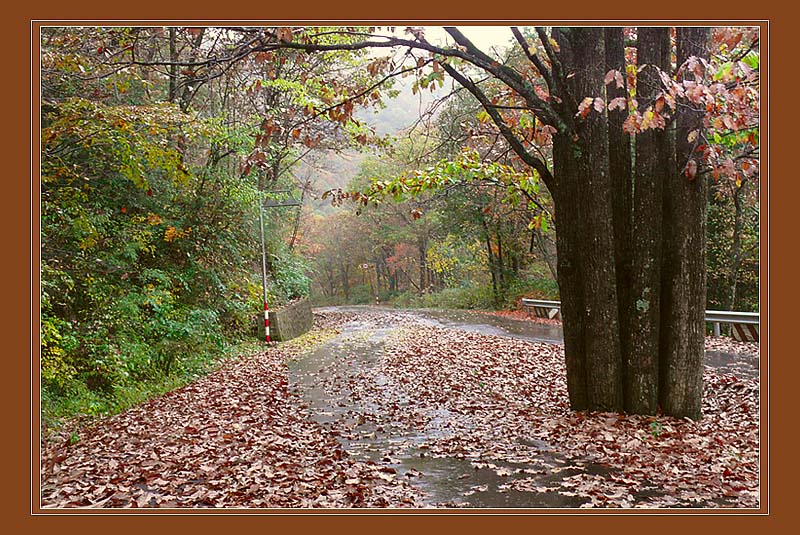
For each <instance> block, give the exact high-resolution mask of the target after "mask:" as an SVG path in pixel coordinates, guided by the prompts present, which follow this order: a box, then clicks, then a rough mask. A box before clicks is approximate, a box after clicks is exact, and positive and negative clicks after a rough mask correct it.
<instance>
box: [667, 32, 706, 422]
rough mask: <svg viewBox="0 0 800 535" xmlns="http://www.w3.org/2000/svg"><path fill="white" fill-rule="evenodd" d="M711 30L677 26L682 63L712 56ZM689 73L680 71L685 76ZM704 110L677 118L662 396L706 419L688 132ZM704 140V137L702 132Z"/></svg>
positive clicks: (701, 253)
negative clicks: (704, 413) (688, 169)
mask: <svg viewBox="0 0 800 535" xmlns="http://www.w3.org/2000/svg"><path fill="white" fill-rule="evenodd" d="M710 38H711V29H710V28H702V27H681V28H678V29H677V64H678V66H679V67H680V65H681V64H683V63H684V62H685V61H686V60H687V59H688V58H689V57H691V56H698V57H708V47H709V42H710ZM686 76H687V74H686V73H684V74H682V75H681V78H685V77H686ZM703 115H704V110H703V109H702V108H700V107H699V106H692V107H690V108H689V109H687V108H686V107H684V108H682V109H681V111H679V112H678V115H677V118H676V131H675V144H676V163H675V166H674V168H673V169H674V175H673V176H672V177H670V179H669V180H667V188H666V195H665V197H664V199H665V202H664V220H665V221H668V222H669V224H668V225H666V226H665V228H664V231H665V232H664V255H663V266H662V294H661V300H662V305H661V316H662V320H661V344H660V345H661V354H662V356H663V358H662V360H661V365H660V376H659V399H660V404H661V408H662V410H663V411H664V412H665V413H667V414H670V415H672V416H677V417H683V416H688V417H690V418H693V419H699V418H700V417H701V407H702V393H703V356H704V337H705V310H704V309H705V298H706V269H705V251H706V239H705V228H706V192H705V187H706V186H705V184H706V182H705V180H702V178H701V177H696V178H692V177H687V176H686V173H685V169H686V166H687V163H688V162H689V161H690V160H695V161H696V163H697V166H698V168H700V164H701V162H700V161H698V158H699V155H698V154H697V152H696V151H695V143H693V142H690V141H689V140H688V136H689V134H690V133H691V132H692V131H694V130H698V129H700V128H702V126H703ZM698 139H699V136H698Z"/></svg>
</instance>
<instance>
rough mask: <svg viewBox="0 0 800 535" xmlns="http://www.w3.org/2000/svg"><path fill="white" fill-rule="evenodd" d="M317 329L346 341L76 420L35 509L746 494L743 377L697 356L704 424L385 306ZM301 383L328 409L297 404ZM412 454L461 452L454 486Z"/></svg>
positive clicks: (669, 499) (752, 388) (47, 463)
mask: <svg viewBox="0 0 800 535" xmlns="http://www.w3.org/2000/svg"><path fill="white" fill-rule="evenodd" d="M315 323H316V327H315V330H314V331H312V335H311V336H312V337H313V336H315V334H314V333H317V334H316V336H317V337H318V338H320V339H322V338H324V337H320V336H319V332H320V330H322V331H332V332H333V333H334V334H336V333H342V334H339V335H338V336H336V337H334V338H333V339H329V340H328V341H323V342H322V346H319V343H318V344H317V345H318V349H317V350H316V352H314V353H312V354H311V355H310V356H308V355H307V354H304V352H303V351H302V350H300V349H299V348H298V346H297V345H293V344H291V343H290V344H283V345H281V346H279V347H278V348H271V349H269V350H267V351H265V352H263V353H259V354H256V355H251V356H247V357H241V358H239V359H237V360H233V361H226V362H225V363H223V365H222V366H221V367H220V369H219V370H218V371H216V372H214V373H213V374H211V375H209V376H207V377H205V378H203V379H201V380H199V381H197V382H195V383H192V384H191V385H188V386H186V387H184V388H182V389H179V390H176V391H173V392H171V393H169V394H167V395H165V396H162V397H160V398H157V399H155V400H153V401H151V402H148V403H146V404H143V405H140V406H138V407H135V408H133V409H131V410H129V411H126V412H124V413H122V414H119V415H116V416H113V417H110V418H106V419H103V420H100V421H98V422H96V423H94V424H92V425H90V426H88V427H84V428H82V429H80V430H79V433H80V441H79V442H78V443H77V444H74V445H70V444H69V441H68V440H67V441H60V442H52V441H49V442H46V443H44V444H43V452H42V505H43V506H45V507H103V508H108V507H179V508H184V507H286V508H289V507H291V508H296V507H335V508H351V507H426V506H442V507H487V506H491V507H495V506H496V507H502V506H503V504H508V503H514V504H515V505H512V506H516V507H543V506H556V507H708V508H711V507H758V505H759V501H758V500H759V471H758V470H759V457H758V451H759V450H758V447H759V426H758V417H759V388H758V386H759V385H758V380H757V377H756V378H743V377H738V376H737V375H734V374H731V373H719V372H718V371H716V370H715V369H712V368H711V367H707V368H706V373H705V377H704V379H705V392H704V405H703V419H702V420H701V421H700V422H692V421H689V420H678V419H674V418H669V417H663V416H660V417H642V416H626V415H617V414H610V413H575V412H571V411H570V410H569V407H568V401H567V392H566V377H565V369H564V361H563V348H562V347H561V346H558V345H552V344H545V343H534V342H528V341H524V340H517V339H512V338H505V337H498V336H489V335H484V334H479V333H474V332H466V331H463V330H458V329H449V328H442V327H438V326H433V325H431V324H430V323H426V322H424V321H420V319H419V318H418V317H416V316H413V315H410V314H402V313H396V312H359V313H341V312H326V313H323V314H317V315H316V322H315ZM376 332H381V333H383V334H382V335H381V337H379V338H375V339H373V338H370V337H371V336H373V335H374V333H376ZM387 333H388V334H387ZM328 338H330V337H328ZM375 340H379V341H378V342H375ZM714 349H720V350H722V349H724V348H718V347H715V348H714ZM752 349H753V348H752V347H739V348H738V350H739V351H741V352H746V351H747V350H752ZM755 351H756V352H757V345H755ZM323 354H324V355H325V356H326V360H325V361H324V362H321V364H320V365H319V366H318V367H317V368H314V369H313V370H312V371H307V372H305V374H306V377H305V379H304V381H305V382H306V384H305V385H300V387H297V385H294V386H290V380H289V375H290V371H289V368H287V361H290V362H303V359H315V358H317V357H319V356H320V355H323ZM756 355H757V353H756ZM751 356H752V354H751ZM295 387H297V388H295ZM311 389H317V390H320V391H322V392H324V393H325V395H326V396H327V398H326V399H327V400H326V402H327V403H329V404H330V406H329V407H328V406H326V408H327V409H329V410H327V411H323V410H322V409H321V408H320V407H319V406H314V404H313V403H311V407H309V406H308V405H306V404H305V403H304V401H305V402H307V401H308V398H307V397H306V398H304V397H303V396H304V395H306V396H307V395H310V394H309V392H311ZM323 405H324V404H323ZM359 448H362V449H361V450H359ZM367 450H369V451H367ZM420 458H424V459H432V460H441V461H452V462H457V463H461V464H458V465H454V466H458V467H459V468H458V470H457V472H454V473H452V474H450V475H449V476H448V477H450V479H451V480H450V481H448V482H447V488H453V489H456V490H454V491H453V492H454V493H455V495H454V496H450V497H447V499H439V500H433V499H431V498H430V497H428V498H426V495H427V494H429V493H430V485H428V487H426V486H425V485H424V484H423V483H422V482H424V481H425V478H426V477H428V478H436V477H441V474H439V475H437V474H433V473H432V474H425V468H420V466H421V465H419V464H418V463H416V462H415V459H416V460H419V459H420ZM424 459H423V460H424ZM481 474H483V475H481ZM486 474H489V475H491V476H492V477H491V478H487V477H486ZM482 496H486V497H487V498H486V499H483V500H481V497H482ZM509 496H514V497H515V499H516V501H515V502H508V501H504V499H502V498H504V497H509Z"/></svg>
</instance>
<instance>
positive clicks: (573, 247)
mask: <svg viewBox="0 0 800 535" xmlns="http://www.w3.org/2000/svg"><path fill="white" fill-rule="evenodd" d="M688 32H689V33H683V32H679V42H681V43H683V44H682V45H681V47H680V48H679V63H680V62H682V61H683V59H685V58H686V57H687V56H688V55H690V54H691V55H702V54H704V53H705V46H706V45H705V44H704V43H705V42H707V39H708V29H692V30H689V31H688ZM692 32H694V33H692ZM553 36H554V38H555V40H556V42H557V43H558V45H559V48H560V52H559V58H560V60H561V62H562V64H563V65H564V71H565V72H566V73H569V74H570V76H569V77H568V78H567V79H566V84H567V89H568V90H569V92H570V93H571V95H572V96H573V98H574V101H578V102H579V101H580V100H581V99H582V98H583V97H585V96H592V97H594V96H597V95H603V94H604V77H605V74H606V72H607V71H608V70H610V68H614V69H616V70H619V71H621V72H622V71H623V70H624V69H623V66H622V64H621V63H622V62H623V58H622V55H623V50H624V49H623V48H622V42H621V37H622V35H621V32H620V31H619V30H616V29H605V30H604V29H597V28H557V29H554V31H553ZM606 40H608V48H606ZM689 41H690V42H691V47H694V48H690V47H689V45H688V43H687V42H689ZM638 53H639V63H640V65H644V64H647V65H650V67H647V68H644V69H643V70H642V71H641V72H640V73H639V77H638V94H637V98H638V101H639V107H640V109H641V110H645V109H646V108H647V107H648V106H650V105H651V104H653V103H654V102H655V99H656V98H657V97H658V95H659V93H660V91H661V87H662V85H661V82H660V79H659V75H658V70H657V68H660V69H661V70H663V71H665V72H668V71H669V70H670V54H671V47H670V36H669V29H666V28H640V30H639V50H638ZM612 86H613V84H612ZM605 91H607V92H606V97H607V99H613V98H616V96H618V95H617V93H619V91H617V88H615V87H608V88H606V89H605ZM620 96H621V95H620ZM563 100H564V101H566V100H567V99H566V98H565V99H563ZM665 111H666V110H665ZM574 113H575V111H574V110H569V109H567V106H566V105H565V106H564V109H563V112H562V117H564V118H565V119H566V118H569V117H570V116H571V115H570V114H572V115H574ZM625 115H626V114H625V113H623V112H620V113H619V114H618V113H617V112H607V111H606V112H605V113H600V112H596V111H595V110H592V111H591V112H590V113H588V114H586V115H585V117H582V118H579V119H576V120H575V123H576V126H575V132H576V136H574V137H570V136H569V135H564V134H563V133H561V132H559V133H558V134H556V135H555V136H554V141H553V168H554V181H553V186H554V187H553V188H552V190H551V191H552V193H553V197H554V200H555V205H556V224H557V226H558V232H557V248H558V282H559V287H560V292H561V302H562V316H563V320H564V348H565V356H566V365H567V386H568V389H569V395H570V404H571V407H572V408H573V409H575V410H584V409H589V410H602V411H621V410H623V409H624V410H626V411H628V412H631V413H640V414H654V413H655V412H656V411H657V410H658V408H659V405H660V406H661V408H662V409H663V410H664V412H665V413H667V414H671V415H675V416H690V417H692V418H699V416H700V402H701V394H702V358H703V331H704V324H703V313H704V312H703V310H704V300H705V280H704V277H705V264H704V255H705V243H704V221H705V209H704V206H705V205H704V202H705V192H704V190H703V181H702V180H696V181H692V180H689V179H688V178H686V177H685V176H683V175H682V174H681V176H680V177H676V176H675V174H676V168H680V169H679V170H680V171H682V170H683V168H684V166H685V164H686V161H687V160H688V158H690V157H695V156H694V155H693V149H694V147H693V146H690V144H689V143H688V140H687V136H688V134H689V132H690V131H691V130H694V129H698V128H701V127H702V110H697V111H689V112H682V113H680V114H679V115H678V117H677V136H678V139H679V141H678V146H677V150H678V155H679V160H678V161H679V162H681V164H680V165H676V159H675V158H676V142H675V135H676V133H675V129H673V128H668V129H666V130H663V129H658V128H656V129H645V130H644V131H643V132H642V133H640V134H639V135H638V136H637V139H636V143H635V144H636V160H635V166H633V167H634V168H633V170H631V167H632V164H631V143H630V140H629V138H628V137H627V136H626V135H624V132H623V131H622V124H623V121H624V118H625ZM612 147H613V148H612ZM631 177H633V183H632V182H631ZM618 270H619V271H618Z"/></svg>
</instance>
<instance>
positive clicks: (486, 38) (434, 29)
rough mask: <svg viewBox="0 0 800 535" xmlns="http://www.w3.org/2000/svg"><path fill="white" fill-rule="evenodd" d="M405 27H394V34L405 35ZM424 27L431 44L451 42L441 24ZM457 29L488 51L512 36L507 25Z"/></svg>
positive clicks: (459, 27)
mask: <svg viewBox="0 0 800 535" xmlns="http://www.w3.org/2000/svg"><path fill="white" fill-rule="evenodd" d="M405 28H406V27H405V26H398V27H396V28H395V32H394V35H396V36H398V37H407V36H406V35H405V33H404V30H405ZM424 28H425V37H426V38H427V39H428V41H430V42H431V44H440V45H444V44H445V41H446V40H447V41H449V42H450V43H452V42H453V40H452V38H450V36H449V35H448V34H447V32H445V31H444V28H442V27H441V26H424ZM458 29H459V30H461V33H463V34H464V35H466V36H467V38H469V40H470V41H472V42H473V43H475V46H477V47H478V48H480V49H481V50H483V51H484V52H489V51H490V49H491V47H492V46H506V45H508V43H509V41H510V40H511V39H513V38H514V36H513V35H512V34H511V30H510V29H509V27H508V26H458Z"/></svg>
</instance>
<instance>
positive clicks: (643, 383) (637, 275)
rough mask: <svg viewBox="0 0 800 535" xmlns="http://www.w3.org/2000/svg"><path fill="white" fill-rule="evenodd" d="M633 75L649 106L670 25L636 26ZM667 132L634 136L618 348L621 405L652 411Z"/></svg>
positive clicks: (664, 62) (665, 58) (666, 61)
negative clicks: (622, 333) (628, 238)
mask: <svg viewBox="0 0 800 535" xmlns="http://www.w3.org/2000/svg"><path fill="white" fill-rule="evenodd" d="M637 57H638V62H639V65H640V66H641V67H640V68H641V69H642V70H641V71H639V75H638V78H637V84H636V87H637V100H638V102H639V106H640V109H647V108H648V107H649V106H652V105H653V104H654V102H655V99H656V98H657V97H658V96H659V95H660V93H661V92H662V89H661V86H662V84H661V81H660V77H659V74H658V69H661V70H662V71H665V72H669V69H670V39H669V28H664V27H660V28H639V41H638V55H637ZM670 150H671V144H670V143H669V140H668V132H667V131H665V130H663V129H658V128H651V129H647V130H644V131H643V132H641V133H639V134H637V136H636V167H635V170H634V185H633V233H632V235H631V238H632V240H631V242H628V243H631V244H632V264H631V271H630V273H629V275H630V281H629V282H628V283H625V282H624V281H623V283H622V286H625V287H627V288H630V293H629V294H628V295H627V296H626V297H628V300H627V301H626V302H624V303H623V304H624V305H625V306H623V307H622V308H624V309H625V317H626V319H627V320H628V321H629V324H628V325H627V326H626V328H624V330H625V331H627V333H628V336H626V337H625V339H626V345H625V346H624V348H623V351H624V355H625V357H624V360H625V370H626V381H625V383H626V384H625V410H627V411H629V412H633V413H637V414H654V413H655V412H656V409H657V408H658V370H659V327H660V292H661V250H662V203H663V190H664V183H665V181H666V179H667V177H668V176H669V175H670V174H671V172H672V167H671V166H670V161H671V158H670Z"/></svg>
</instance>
